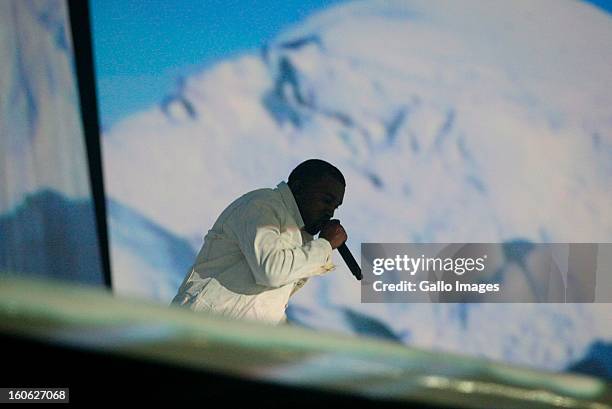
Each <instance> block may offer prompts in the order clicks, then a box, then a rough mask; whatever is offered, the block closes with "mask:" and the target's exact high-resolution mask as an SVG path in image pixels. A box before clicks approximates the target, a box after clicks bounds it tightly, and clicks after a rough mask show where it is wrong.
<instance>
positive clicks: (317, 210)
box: [172, 159, 347, 324]
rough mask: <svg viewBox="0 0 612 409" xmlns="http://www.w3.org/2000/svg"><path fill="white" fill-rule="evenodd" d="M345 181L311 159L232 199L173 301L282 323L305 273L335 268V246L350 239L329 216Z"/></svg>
mask: <svg viewBox="0 0 612 409" xmlns="http://www.w3.org/2000/svg"><path fill="white" fill-rule="evenodd" d="M345 185H346V183H345V181H344V177H343V176H342V173H341V172H340V171H339V170H338V169H337V168H335V167H334V166H333V165H331V164H329V163H327V162H325V161H322V160H319V159H310V160H307V161H305V162H303V163H301V164H300V165H298V166H297V167H296V168H295V169H294V170H293V171H292V172H291V174H290V175H289V180H288V183H284V182H281V183H279V184H278V186H277V187H276V189H259V190H255V191H252V192H249V193H247V194H245V195H243V196H242V197H240V198H238V199H237V200H235V201H234V202H233V203H232V204H230V205H229V206H228V207H227V208H226V209H225V210H224V211H223V212H222V213H221V215H220V216H219V218H218V219H217V221H216V222H215V224H214V225H213V227H212V229H211V230H209V231H208V234H207V235H206V237H205V238H204V245H203V246H202V249H201V250H200V252H199V253H198V256H197V258H196V261H195V263H194V265H193V267H192V269H191V271H190V272H189V273H188V274H187V276H186V277H185V280H184V281H183V284H182V285H181V287H180V288H179V291H178V294H177V295H176V297H174V300H173V301H172V302H173V303H174V304H179V305H183V306H188V307H189V308H190V309H192V310H194V311H209V312H214V313H217V314H221V315H224V316H228V317H232V318H240V319H249V320H258V321H263V322H266V323H271V324H278V323H283V322H285V321H286V315H285V309H286V307H287V303H288V301H289V297H290V296H291V295H293V293H295V291H297V290H298V289H300V288H301V287H302V286H303V285H304V284H305V283H306V281H307V280H308V279H309V278H310V277H313V276H318V275H321V274H325V273H326V272H328V271H330V270H332V269H333V268H334V265H333V264H331V253H332V250H333V249H335V248H337V247H339V246H340V245H341V244H342V243H344V242H345V241H346V239H347V235H346V232H345V231H344V228H343V227H342V225H341V224H340V222H339V221H338V220H332V217H333V215H334V211H335V210H336V209H337V208H338V206H340V205H341V204H342V200H343V198H344V189H345ZM319 232H320V234H319V238H317V239H314V237H313V236H314V235H316V234H317V233H319Z"/></svg>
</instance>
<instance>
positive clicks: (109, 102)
mask: <svg viewBox="0 0 612 409" xmlns="http://www.w3.org/2000/svg"><path fill="white" fill-rule="evenodd" d="M343 1H345V0H327V1H326V0H302V1H299V0H297V1H296V0H284V1H283V0H260V1H248V0H225V1H221V0H181V1H170V0H91V13H92V24H93V39H94V59H95V67H96V77H97V88H98V98H99V109H100V119H101V124H102V127H103V129H108V128H109V127H110V126H112V125H113V124H114V123H116V122H117V121H118V120H120V119H122V118H124V117H125V116H127V115H130V114H132V113H134V112H136V111H139V110H142V109H146V108H147V107H149V106H151V105H154V104H156V103H158V102H159V101H161V100H162V99H163V97H164V96H166V95H167V94H168V93H169V92H171V91H172V90H173V86H174V84H175V83H176V80H177V78H178V77H179V76H181V75H189V74H191V73H193V72H196V71H199V70H201V69H202V68H205V67H206V66H207V65H210V64H212V63H215V62H216V61H219V60H220V59H222V58H227V57H230V56H232V55H236V54H240V53H243V52H245V51H249V50H257V49H258V48H259V47H260V46H261V45H262V44H264V43H265V42H266V41H268V40H270V39H272V38H274V36H275V35H276V34H278V33H279V32H280V31H282V30H283V29H284V28H286V27H287V26H290V25H291V24H294V23H296V22H299V21H301V20H303V19H304V18H305V17H307V16H309V15H310V14H312V13H314V12H316V11H318V10H320V9H323V8H326V7H328V6H330V5H334V4H337V3H341V2H343ZM590 2H591V3H593V4H595V5H597V6H599V7H601V8H603V9H605V10H607V11H608V12H612V0H592V1H590Z"/></svg>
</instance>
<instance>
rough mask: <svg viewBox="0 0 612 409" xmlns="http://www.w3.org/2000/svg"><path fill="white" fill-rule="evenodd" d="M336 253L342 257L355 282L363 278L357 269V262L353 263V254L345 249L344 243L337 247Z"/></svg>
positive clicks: (359, 269) (359, 268)
mask: <svg viewBox="0 0 612 409" xmlns="http://www.w3.org/2000/svg"><path fill="white" fill-rule="evenodd" d="M338 252H339V253H340V255H341V256H342V259H343V260H344V262H345V263H346V265H347V266H348V268H349V269H350V270H351V273H353V275H354V276H355V278H356V279H357V280H361V279H362V278H363V276H362V275H361V267H359V264H357V261H355V257H353V254H352V253H351V251H350V250H349V248H348V247H346V242H344V243H342V245H340V247H338Z"/></svg>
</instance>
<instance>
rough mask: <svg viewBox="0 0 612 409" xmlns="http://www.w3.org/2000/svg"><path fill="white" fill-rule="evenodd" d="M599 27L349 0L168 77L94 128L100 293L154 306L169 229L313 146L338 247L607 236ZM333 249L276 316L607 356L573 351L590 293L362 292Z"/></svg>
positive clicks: (533, 357) (581, 336)
mask: <svg viewBox="0 0 612 409" xmlns="http://www.w3.org/2000/svg"><path fill="white" fill-rule="evenodd" d="M610 39H612V17H611V16H610V15H609V14H607V13H605V12H604V11H601V10H599V9H597V8H595V7H594V6H592V5H589V4H586V3H582V2H577V1H569V0H568V1H553V0H542V1H537V2H530V1H513V2H502V1H484V0H483V1H480V0H469V1H461V2H454V1H436V2H430V1H412V0H411V1H368V2H354V3H346V4H342V5H338V6H335V7H332V8H329V9H327V10H324V11H322V12H320V13H318V14H315V15H313V16H311V17H310V18H308V19H306V20H305V21H302V22H301V23H299V24H297V25H295V26H293V27H290V28H287V29H286V30H285V31H284V32H283V33H281V34H280V35H278V36H277V37H276V39H275V40H274V41H271V42H269V43H267V44H265V45H263V46H262V47H261V50H260V51H259V52H258V53H247V54H244V55H240V56H235V57H232V58H230V59H227V60H225V61H222V62H219V63H217V64H215V65H213V66H210V67H208V68H206V69H204V70H202V71H201V72H199V73H198V74H195V75H192V76H188V77H185V78H179V79H177V85H176V89H175V90H174V91H173V92H171V93H169V95H168V97H167V98H165V99H164V100H162V101H159V104H158V105H157V106H154V107H151V108H150V109H148V110H145V111H142V112H139V113H137V114H134V115H132V116H130V117H129V118H127V119H125V120H123V121H121V122H119V123H117V124H115V125H114V126H113V127H111V128H110V129H109V130H108V131H106V132H105V134H104V135H103V155H104V172H105V184H106V189H107V194H108V196H109V197H110V200H112V201H113V203H115V205H114V206H111V211H110V223H109V225H110V238H111V262H112V269H113V281H114V282H115V284H116V291H117V292H118V293H120V294H124V295H137V296H140V297H145V298H149V299H154V300H157V301H159V302H161V303H168V302H169V301H170V300H171V298H172V297H173V296H174V295H175V291H176V289H177V288H178V285H179V284H180V282H181V280H182V279H183V277H184V275H185V274H186V272H187V269H188V268H189V266H190V264H191V262H193V260H189V254H191V253H190V251H189V250H188V249H186V247H185V246H190V247H191V251H192V252H193V254H195V252H196V251H197V250H198V249H199V248H200V246H201V245H202V238H203V237H204V235H205V234H206V232H207V231H208V229H209V228H210V227H211V226H212V224H213V222H214V221H215V219H216V217H217V216H218V215H219V213H220V212H221V211H222V210H223V209H224V208H225V206H227V205H228V204H229V203H230V202H232V201H233V200H234V199H235V198H236V197H238V196H240V195H242V194H244V193H246V192H247V191H250V190H253V189H257V188H262V187H274V186H275V185H276V184H277V183H278V182H280V181H281V180H286V178H287V176H288V174H289V172H290V171H291V169H293V167H295V166H296V165H297V164H298V163H300V162H301V161H303V160H305V159H308V158H313V157H316V158H322V159H325V160H328V161H329V162H331V163H333V164H335V165H336V166H337V167H338V168H340V169H341V170H342V172H343V173H344V175H345V177H346V180H347V189H346V195H345V198H344V204H343V205H342V207H341V208H340V209H339V210H338V212H337V213H336V216H337V217H338V218H339V219H340V220H341V221H342V222H343V225H344V226H345V227H346V229H347V231H348V235H349V241H348V246H349V247H350V248H351V250H352V252H353V253H354V254H355V256H356V257H357V258H358V257H359V254H360V243H362V242H372V243H401V242H413V243H428V242H432V243H436V242H438V243H454V242H479V243H499V242H512V241H515V240H522V241H525V242H533V243H540V242H550V243H568V242H579V243H580V242H587V243H589V242H590V243H597V242H610V241H611V239H612V217H611V215H610V209H611V208H612V190H611V189H610V186H612V111H611V110H610V107H612V71H611V70H610V67H611V66H612V47H611V46H610V45H611V42H610ZM122 208H125V209H130V210H129V212H120V209H122ZM113 209H114V210H113ZM119 216H120V217H119ZM143 241H144V242H145V245H142V246H139V245H138V243H139V242H143ZM170 243H174V244H172V245H171V244H170ZM159 254H164V255H168V257H171V258H172V262H163V263H162V262H151V260H152V259H153V258H156V259H157V258H158V257H159ZM334 257H335V263H336V264H337V265H338V268H337V269H336V270H335V271H333V272H332V273H330V274H328V275H327V276H325V277H323V278H317V279H312V280H310V281H309V282H308V284H307V285H306V286H305V287H304V288H303V289H302V290H300V291H299V292H298V293H297V294H296V295H295V296H294V297H293V298H292V299H291V304H290V307H289V310H288V315H289V318H290V320H291V321H293V322H294V323H296V324H299V325H304V326H307V327H311V328H314V329H318V330H331V331H340V332H345V333H355V334H361V335H369V336H379V337H384V338H387V339H393V340H396V341H398V342H403V343H405V344H407V345H411V346H416V347H422V348H427V349H437V350H444V351H453V352H457V353H465V354H470V355H475V356H481V357H486V358H490V359H494V360H499V361H505V362H510V363H515V364H524V365H529V366H533V367H537V368H543V369H548V370H553V371H559V370H566V369H568V368H571V367H573V368H585V367H588V368H594V367H595V368H597V367H601V368H605V367H609V364H606V365H608V366H606V365H601V366H597V365H595V366H593V365H591V366H588V365H586V366H585V365H578V363H579V362H581V361H583V360H584V359H586V358H585V357H586V356H587V355H588V353H589V351H591V350H592V349H591V347H592V345H594V343H598V344H597V345H603V347H598V349H597V351H599V352H598V353H599V355H598V356H599V357H602V358H601V359H600V360H607V362H609V361H610V360H612V352H611V351H610V348H609V345H610V340H612V326H611V325H610V322H612V309H611V308H610V305H609V304H409V303H406V304H362V303H361V302H360V287H359V283H358V282H357V281H356V280H354V278H353V277H352V275H351V274H350V272H349V271H348V269H347V268H346V267H345V265H344V263H343V261H342V260H341V258H340V257H339V255H338V254H335V255H334ZM172 283H174V285H175V287H176V288H173V286H172ZM602 350H603V351H604V352H601V351H602ZM589 359H591V358H589ZM600 374H601V373H600ZM604 376H605V375H604ZM608 376H609V375H608Z"/></svg>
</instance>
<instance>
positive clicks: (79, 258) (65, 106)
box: [0, 0, 104, 285]
mask: <svg viewBox="0 0 612 409" xmlns="http://www.w3.org/2000/svg"><path fill="white" fill-rule="evenodd" d="M68 20H69V18H68V8H67V5H66V2H63V1H56V0H53V1H51V0H49V1H2V2H0V61H2V68H1V69H0V89H1V90H2V91H1V95H0V272H3V273H4V272H11V273H16V274H23V275H31V274H33V275H38V276H40V275H42V276H45V277H46V278H53V279H60V280H66V281H72V282H78V283H86V284H90V285H103V282H104V280H103V277H102V266H101V257H100V252H99V248H98V242H97V230H96V224H95V211H94V206H93V202H92V200H91V188H90V182H89V176H88V164H87V156H86V149H85V139H84V137H83V132H82V127H81V115H80V106H79V94H78V88H77V81H76V72H75V69H74V56H73V52H74V51H73V48H72V40H71V37H70V26H69V24H68Z"/></svg>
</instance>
